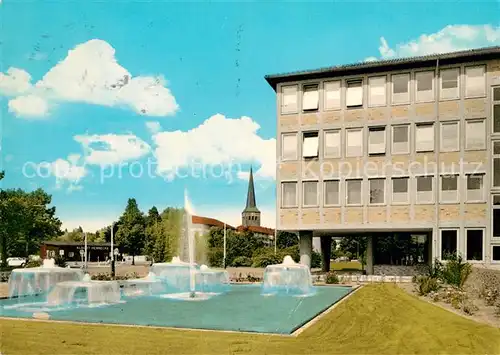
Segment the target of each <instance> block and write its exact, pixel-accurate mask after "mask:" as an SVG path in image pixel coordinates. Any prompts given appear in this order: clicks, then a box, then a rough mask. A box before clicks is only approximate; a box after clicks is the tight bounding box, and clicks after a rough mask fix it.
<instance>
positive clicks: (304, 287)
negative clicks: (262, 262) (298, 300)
mask: <svg viewBox="0 0 500 355" xmlns="http://www.w3.org/2000/svg"><path fill="white" fill-rule="evenodd" d="M314 292H315V289H314V287H313V285H312V276H311V271H310V270H309V267H308V266H306V265H302V264H298V263H296V262H295V261H293V259H292V257H291V256H289V255H287V256H285V257H284V259H283V263H281V264H275V265H268V266H267V267H266V269H265V270H264V283H263V285H262V294H263V295H293V296H310V295H313V294H314Z"/></svg>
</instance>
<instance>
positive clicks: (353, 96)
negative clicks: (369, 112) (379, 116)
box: [346, 80, 363, 107]
mask: <svg viewBox="0 0 500 355" xmlns="http://www.w3.org/2000/svg"><path fill="white" fill-rule="evenodd" d="M346 106H347V107H356V106H363V81H362V80H353V81H348V82H347V97H346Z"/></svg>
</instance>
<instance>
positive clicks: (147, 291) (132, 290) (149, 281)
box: [122, 272, 165, 297]
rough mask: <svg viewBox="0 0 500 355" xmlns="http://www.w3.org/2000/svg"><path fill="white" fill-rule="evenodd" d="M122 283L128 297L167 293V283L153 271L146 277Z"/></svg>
mask: <svg viewBox="0 0 500 355" xmlns="http://www.w3.org/2000/svg"><path fill="white" fill-rule="evenodd" d="M122 284H123V294H124V295H125V296H127V297H137V296H153V295H159V294H163V293H165V284H164V283H163V282H162V281H161V280H160V279H159V278H157V277H156V275H155V274H153V273H152V272H150V273H149V274H148V276H146V277H144V278H140V279H130V280H125V281H124V282H123V283H122Z"/></svg>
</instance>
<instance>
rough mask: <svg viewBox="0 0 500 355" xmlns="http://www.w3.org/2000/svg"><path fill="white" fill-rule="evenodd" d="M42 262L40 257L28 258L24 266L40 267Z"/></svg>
mask: <svg viewBox="0 0 500 355" xmlns="http://www.w3.org/2000/svg"><path fill="white" fill-rule="evenodd" d="M42 263H43V261H42V259H29V260H28V262H27V263H26V265H24V267H40V266H42Z"/></svg>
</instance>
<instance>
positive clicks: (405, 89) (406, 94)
mask: <svg viewBox="0 0 500 355" xmlns="http://www.w3.org/2000/svg"><path fill="white" fill-rule="evenodd" d="M409 101H410V74H398V75H393V76H392V103H393V104H403V103H408V102H409Z"/></svg>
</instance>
